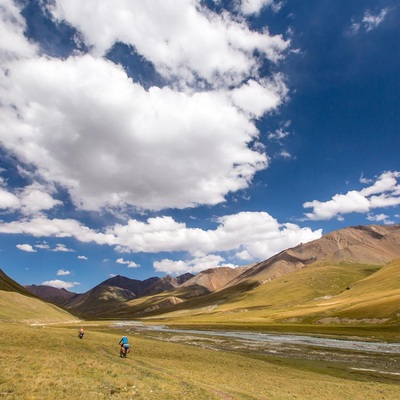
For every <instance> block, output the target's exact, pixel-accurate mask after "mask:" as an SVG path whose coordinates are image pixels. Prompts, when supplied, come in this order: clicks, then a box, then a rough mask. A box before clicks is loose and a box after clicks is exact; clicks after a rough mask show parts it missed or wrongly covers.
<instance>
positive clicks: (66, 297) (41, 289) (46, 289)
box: [24, 285, 77, 306]
mask: <svg viewBox="0 0 400 400" xmlns="http://www.w3.org/2000/svg"><path fill="white" fill-rule="evenodd" d="M24 287H25V289H27V290H29V291H30V292H31V293H33V294H35V295H36V296H38V297H40V298H41V299H43V300H45V301H50V302H51V303H54V304H57V305H60V306H62V305H64V304H66V303H67V302H68V301H70V300H71V299H72V298H73V297H75V296H76V295H77V293H73V292H69V291H68V290H65V289H57V288H55V287H52V286H46V285H27V286H24Z"/></svg>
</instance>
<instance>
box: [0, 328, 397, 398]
mask: <svg viewBox="0 0 400 400" xmlns="http://www.w3.org/2000/svg"><path fill="white" fill-rule="evenodd" d="M85 328H86V333H85V337H84V339H83V340H80V339H78V337H77V326H75V325H69V326H67V325H65V326H49V327H38V326H35V327H32V326H26V325H22V324H9V323H7V324H5V323H1V324H0V351H1V354H2V360H1V361H2V362H1V364H0V398H6V399H24V400H25V399H26V400H31V399H32V400H33V399H41V400H43V399H44V400H46V399H51V400H53V399H59V400H62V399H72V398H76V397H80V398H85V399H87V400H92V399H93V400H98V399H146V400H152V399H157V400H164V399H165V400H167V399H168V400H174V399H176V400H180V399H182V400H187V399H190V400H202V399H204V400H209V399H211V400H212V399H225V400H226V399H235V400H236V399H237V400H253V399H254V400H255V399H274V400H287V399H299V400H303V399H304V400H305V399H307V400H309V399H324V400H336V399H342V398H343V397H347V398H351V399H353V400H364V399H366V398H370V399H378V398H384V399H386V400H392V399H393V400H394V399H398V392H399V389H400V387H399V383H398V381H397V382H396V381H395V380H393V381H390V379H388V380H387V381H386V382H383V381H382V380H379V379H376V378H375V377H374V376H373V375H371V374H368V373H366V372H357V371H351V370H348V369H346V367H345V366H340V365H339V366H336V367H335V366H334V365H330V364H326V363H325V364H322V363H318V362H317V363H311V362H306V363H302V362H300V361H299V360H296V361H293V360H290V359H278V358H274V357H268V356H262V355H260V356H257V357H254V356H248V355H246V354H236V353H231V352H222V351H213V350H209V349H201V348H196V347H190V346H187V345H185V344H177V343H169V342H161V341H158V340H154V339H149V338H144V337H142V336H139V335H133V334H132V335H130V341H131V346H132V352H131V353H130V355H129V356H128V358H127V359H121V358H119V356H118V353H119V347H118V341H119V338H120V336H121V334H122V333H123V331H118V330H111V329H109V328H108V327H107V326H106V325H105V324H101V325H99V324H94V323H93V324H92V325H86V326H85ZM335 368H336V370H335Z"/></svg>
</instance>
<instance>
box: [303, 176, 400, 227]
mask: <svg viewBox="0 0 400 400" xmlns="http://www.w3.org/2000/svg"><path fill="white" fill-rule="evenodd" d="M399 178H400V172H399V171H388V172H384V173H382V174H381V175H380V176H379V177H378V178H377V179H376V181H375V182H374V183H373V184H372V185H371V186H368V187H366V188H364V189H361V190H360V191H356V190H351V191H349V192H347V193H346V194H336V195H334V196H333V197H332V199H331V200H328V201H325V202H321V201H318V200H313V201H309V202H306V203H304V204H303V207H304V208H312V212H310V213H305V216H306V217H307V218H308V219H310V220H328V219H332V218H343V214H349V213H353V212H357V213H365V214H366V213H368V212H370V211H371V210H372V209H374V208H384V207H391V206H397V205H399V204H400V185H399V183H398V179H399ZM363 182H367V181H366V180H363Z"/></svg>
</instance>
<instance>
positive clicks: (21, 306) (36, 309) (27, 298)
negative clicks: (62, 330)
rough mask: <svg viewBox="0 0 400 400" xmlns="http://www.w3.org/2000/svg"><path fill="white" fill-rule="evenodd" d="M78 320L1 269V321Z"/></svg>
mask: <svg viewBox="0 0 400 400" xmlns="http://www.w3.org/2000/svg"><path fill="white" fill-rule="evenodd" d="M71 320H77V318H76V317H74V316H72V315H71V314H70V313H68V312H66V311H64V310H63V309H61V308H59V307H57V306H55V305H53V304H50V303H46V302H44V301H43V300H40V299H38V298H37V297H36V296H35V295H33V294H32V293H31V292H29V291H28V290H26V289H25V288H24V287H23V286H21V285H19V284H18V283H17V282H15V281H14V280H12V279H11V278H10V277H8V276H7V275H6V274H4V273H3V271H2V270H0V322H21V321H23V322H25V323H38V322H48V321H52V322H65V321H71Z"/></svg>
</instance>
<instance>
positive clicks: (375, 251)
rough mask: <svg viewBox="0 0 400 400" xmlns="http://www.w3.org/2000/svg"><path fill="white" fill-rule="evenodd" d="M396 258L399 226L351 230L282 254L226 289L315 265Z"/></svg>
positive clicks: (377, 262)
mask: <svg viewBox="0 0 400 400" xmlns="http://www.w3.org/2000/svg"><path fill="white" fill-rule="evenodd" d="M398 257H400V225H385V226H381V225H369V226H355V227H350V228H344V229H340V230H337V231H334V232H331V233H328V234H326V235H324V236H322V237H321V238H319V239H317V240H313V241H311V242H308V243H304V244H300V245H298V246H296V247H293V248H291V249H288V250H284V251H282V252H280V253H278V254H276V255H275V256H273V257H271V258H269V259H268V260H266V261H262V262H260V263H258V264H256V265H254V267H252V268H250V269H248V270H247V271H245V272H244V273H243V274H242V275H240V276H238V277H237V278H236V279H235V280H234V281H232V282H231V283H230V284H229V285H230V286H232V285H235V284H238V283H239V282H243V281H245V280H253V281H262V282H264V281H268V280H273V279H275V278H277V277H279V276H281V275H284V274H287V273H290V272H293V271H295V270H298V269H300V268H303V267H305V266H306V265H308V264H310V263H313V262H315V261H325V262H353V263H363V264H375V265H384V264H386V263H387V262H389V261H391V260H393V259H395V258H398Z"/></svg>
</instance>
